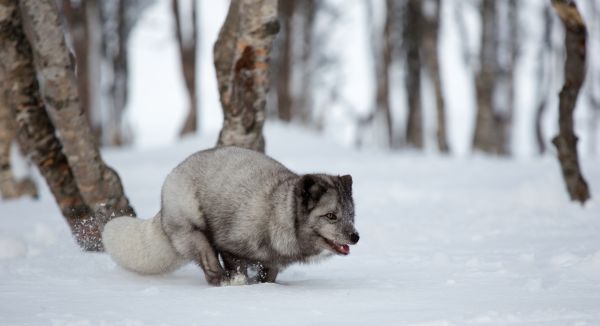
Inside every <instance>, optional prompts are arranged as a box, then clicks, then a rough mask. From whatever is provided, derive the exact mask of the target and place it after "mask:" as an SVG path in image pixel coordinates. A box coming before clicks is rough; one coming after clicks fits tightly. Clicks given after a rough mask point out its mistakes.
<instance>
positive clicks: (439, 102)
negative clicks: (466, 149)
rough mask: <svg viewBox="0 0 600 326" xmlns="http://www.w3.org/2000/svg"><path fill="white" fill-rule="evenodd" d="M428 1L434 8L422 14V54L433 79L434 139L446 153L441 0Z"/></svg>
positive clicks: (447, 146) (448, 148) (447, 147)
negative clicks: (429, 12) (435, 124)
mask: <svg viewBox="0 0 600 326" xmlns="http://www.w3.org/2000/svg"><path fill="white" fill-rule="evenodd" d="M426 1H429V5H431V6H433V7H434V8H435V10H434V12H433V13H432V14H433V15H432V16H431V17H429V16H428V15H426V14H425V15H423V17H424V20H423V22H424V26H423V43H422V44H423V56H424V57H425V62H426V66H427V70H428V72H429V75H430V76H431V80H432V81H433V87H434V91H435V102H436V122H437V130H436V140H437V145H438V149H439V150H440V152H442V153H448V152H449V151H450V146H449V145H448V139H447V132H446V108H445V105H444V94H443V89H442V78H441V76H440V63H439V61H440V60H439V55H438V52H439V46H438V43H439V37H438V34H439V28H440V27H439V26H440V18H441V15H440V13H441V5H442V4H441V1H440V0H426Z"/></svg>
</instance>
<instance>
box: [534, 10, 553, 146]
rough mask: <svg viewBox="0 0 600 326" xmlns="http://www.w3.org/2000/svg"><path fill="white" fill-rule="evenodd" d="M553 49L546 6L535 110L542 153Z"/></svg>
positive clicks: (550, 14)
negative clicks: (549, 56)
mask: <svg viewBox="0 0 600 326" xmlns="http://www.w3.org/2000/svg"><path fill="white" fill-rule="evenodd" d="M551 51H552V8H551V7H550V6H547V7H544V44H543V45H542V46H540V50H539V52H538V54H537V61H538V62H537V65H538V67H537V83H538V89H537V97H538V103H537V108H536V110H535V119H534V123H535V126H534V130H535V140H536V144H537V149H538V153H539V154H540V155H542V154H544V153H545V152H546V139H545V138H546V137H545V136H544V129H543V128H542V120H543V118H544V115H545V113H546V108H547V106H548V101H547V99H548V92H549V88H550V87H549V82H548V80H549V79H550V78H549V77H550V76H549V75H548V69H549V67H548V63H547V61H548V55H549V53H550V52H551Z"/></svg>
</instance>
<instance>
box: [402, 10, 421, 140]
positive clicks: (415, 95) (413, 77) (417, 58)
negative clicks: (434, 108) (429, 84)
mask: <svg viewBox="0 0 600 326" xmlns="http://www.w3.org/2000/svg"><path fill="white" fill-rule="evenodd" d="M422 5H423V4H422V1H421V0H408V1H407V4H406V11H405V17H404V28H403V34H404V35H403V39H404V46H405V51H406V74H405V78H404V81H405V84H406V94H407V96H408V119H407V122H406V144H407V145H408V146H409V147H414V148H423V145H424V143H423V110H422V108H421V53H420V52H421V51H420V48H421V46H420V44H421V39H422V34H423V33H422V26H421V24H422V21H423V18H422V15H423V13H422Z"/></svg>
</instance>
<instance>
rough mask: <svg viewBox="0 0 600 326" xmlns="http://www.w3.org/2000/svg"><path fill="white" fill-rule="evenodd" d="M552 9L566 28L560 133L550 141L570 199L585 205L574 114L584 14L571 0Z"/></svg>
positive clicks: (582, 54)
mask: <svg viewBox="0 0 600 326" xmlns="http://www.w3.org/2000/svg"><path fill="white" fill-rule="evenodd" d="M551 1H552V6H553V7H554V11H555V12H556V14H557V15H558V16H559V17H560V19H561V21H562V23H563V25H564V27H565V48H566V53H567V59H566V61H565V68H564V75H565V83H564V86H563V88H562V90H561V91H560V95H559V112H558V114H559V116H558V125H559V134H558V135H557V136H556V137H554V139H553V140H552V143H554V145H555V146H556V149H557V150H558V161H559V163H560V166H561V168H562V174H563V178H564V180H565V184H566V186H567V191H568V193H569V195H570V196H571V200H576V201H579V202H580V203H582V204H584V203H585V202H586V200H588V199H589V198H590V192H589V189H588V185H587V182H586V181H585V179H584V177H583V175H582V173H581V169H580V167H579V158H578V155H577V136H575V131H574V129H575V128H574V123H573V113H574V111H575V104H576V103H577V96H578V94H579V90H580V88H581V85H582V84H583V80H584V78H585V59H586V58H585V56H586V39H587V29H586V25H585V22H584V21H583V17H582V16H581V14H580V13H579V11H578V10H577V6H576V5H575V1H573V0H551Z"/></svg>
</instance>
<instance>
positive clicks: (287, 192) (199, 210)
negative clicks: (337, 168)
mask: <svg viewBox="0 0 600 326" xmlns="http://www.w3.org/2000/svg"><path fill="white" fill-rule="evenodd" d="M102 237H103V242H104V246H105V249H106V251H107V252H108V253H109V254H110V256H111V257H112V258H113V260H114V261H115V262H117V264H118V265H120V266H122V267H124V268H126V269H129V270H132V271H135V272H137V273H140V274H162V273H168V272H171V271H173V270H175V269H177V268H179V267H180V266H182V265H183V264H185V263H187V262H190V261H192V262H195V263H196V264H198V265H199V266H200V267H201V268H202V270H203V271H204V274H205V276H206V280H207V281H208V282H209V283H210V284H213V285H222V284H230V282H234V281H235V280H237V281H235V282H238V281H239V280H240V279H241V280H242V281H241V282H242V283H245V282H247V281H248V269H249V268H250V270H251V271H255V272H256V276H255V277H256V281H258V282H274V281H275V278H276V277H277V273H278V272H279V271H280V270H281V269H283V268H284V267H286V266H288V265H290V264H292V263H297V262H300V263H302V262H309V261H312V260H315V259H316V258H319V257H323V256H331V255H334V254H339V255H347V254H348V253H349V251H350V249H349V246H348V245H349V244H356V243H357V242H358V239H359V236H358V233H357V232H356V229H355V227H354V201H353V199H352V177H351V176H349V175H345V176H332V175H327V174H306V175H297V174H295V173H293V172H292V171H290V170H288V169H287V168H286V167H285V166H283V165H282V164H281V163H279V162H277V161H275V160H273V159H272V158H270V157H268V156H266V155H264V154H261V153H258V152H255V151H251V150H247V149H242V148H237V147H218V148H214V149H210V150H205V151H201V152H197V153H195V154H193V155H191V156H190V157H188V158H187V159H186V160H185V161H183V162H182V163H181V164H179V165H178V166H177V167H176V168H175V169H174V170H173V171H172V172H171V173H170V174H169V175H168V176H167V178H166V180H165V182H164V185H163V187H162V195H161V209H160V212H159V213H158V214H156V216H155V217H154V218H153V219H150V220H141V219H135V218H130V217H119V218H115V219H113V220H111V221H110V222H108V224H107V225H106V226H105V228H104V231H103V233H102ZM219 258H220V259H219ZM221 260H222V263H223V266H222V265H221Z"/></svg>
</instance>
